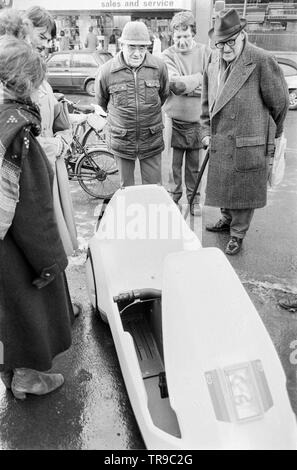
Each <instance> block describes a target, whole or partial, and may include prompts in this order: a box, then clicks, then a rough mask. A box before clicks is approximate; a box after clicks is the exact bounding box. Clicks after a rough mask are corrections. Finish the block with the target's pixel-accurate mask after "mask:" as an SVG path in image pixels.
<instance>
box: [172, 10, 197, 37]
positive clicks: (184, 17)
mask: <svg viewBox="0 0 297 470" xmlns="http://www.w3.org/2000/svg"><path fill="white" fill-rule="evenodd" d="M189 26H190V28H191V30H192V33H193V35H195V34H196V22H195V18H194V16H193V15H192V13H191V12H190V11H180V12H178V13H176V14H175V15H174V17H173V18H172V20H171V23H170V29H171V30H172V31H174V30H176V29H182V30H186V29H188V27H189Z"/></svg>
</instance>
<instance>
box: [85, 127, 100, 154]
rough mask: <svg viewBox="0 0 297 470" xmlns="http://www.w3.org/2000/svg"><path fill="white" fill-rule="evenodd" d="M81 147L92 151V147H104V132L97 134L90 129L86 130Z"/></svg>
mask: <svg viewBox="0 0 297 470" xmlns="http://www.w3.org/2000/svg"><path fill="white" fill-rule="evenodd" d="M81 143H82V146H83V147H87V148H88V149H92V147H98V146H102V145H105V146H106V143H105V133H104V131H101V132H98V131H96V130H95V129H93V128H92V127H90V129H88V130H87V132H86V133H85V134H84V136H83V139H82V142H81Z"/></svg>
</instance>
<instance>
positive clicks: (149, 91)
mask: <svg viewBox="0 0 297 470" xmlns="http://www.w3.org/2000/svg"><path fill="white" fill-rule="evenodd" d="M144 84H145V102H146V103H151V104H156V103H158V101H159V99H160V98H159V89H160V82H159V80H145V81H144Z"/></svg>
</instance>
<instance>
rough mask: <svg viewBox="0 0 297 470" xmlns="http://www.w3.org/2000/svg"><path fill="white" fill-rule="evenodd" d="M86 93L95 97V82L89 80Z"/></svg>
mask: <svg viewBox="0 0 297 470" xmlns="http://www.w3.org/2000/svg"><path fill="white" fill-rule="evenodd" d="M85 91H86V93H88V95H90V96H95V80H89V81H88V83H87V84H86V86H85Z"/></svg>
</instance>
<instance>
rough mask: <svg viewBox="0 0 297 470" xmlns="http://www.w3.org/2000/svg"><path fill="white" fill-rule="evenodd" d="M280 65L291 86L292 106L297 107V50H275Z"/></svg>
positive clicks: (289, 86) (291, 107)
mask: <svg viewBox="0 0 297 470" xmlns="http://www.w3.org/2000/svg"><path fill="white" fill-rule="evenodd" d="M273 54H274V55H275V57H276V59H277V61H278V63H279V65H280V67H281V68H282V70H283V72H284V75H285V79H286V82H287V84H288V88H289V95H290V107H289V109H297V53H296V52H290V51H287V52H273Z"/></svg>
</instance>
